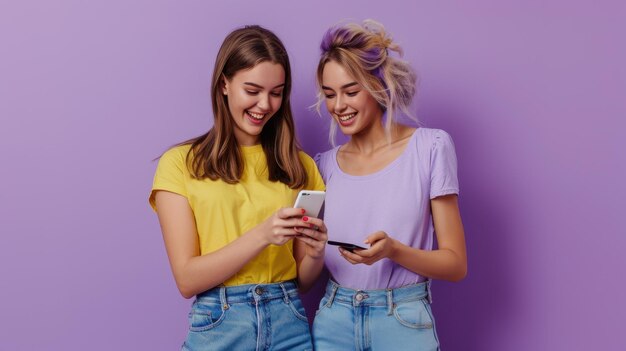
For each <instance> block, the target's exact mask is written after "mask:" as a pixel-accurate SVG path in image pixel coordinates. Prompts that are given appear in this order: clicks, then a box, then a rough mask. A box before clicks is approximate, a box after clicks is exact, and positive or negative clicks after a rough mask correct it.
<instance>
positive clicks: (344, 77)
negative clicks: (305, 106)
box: [322, 60, 383, 135]
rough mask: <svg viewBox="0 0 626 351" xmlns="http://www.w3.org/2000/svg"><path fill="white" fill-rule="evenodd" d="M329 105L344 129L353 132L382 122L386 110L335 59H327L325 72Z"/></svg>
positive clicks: (348, 132)
mask: <svg viewBox="0 0 626 351" xmlns="http://www.w3.org/2000/svg"><path fill="white" fill-rule="evenodd" d="M322 90H323V92H324V96H325V101H326V108H327V109H328V112H330V114H331V116H332V117H333V118H334V119H335V121H337V123H338V124H339V127H340V128H341V131H342V132H343V133H344V134H346V135H354V134H357V133H359V132H362V131H364V130H367V129H369V128H371V127H372V126H374V124H375V123H377V122H378V123H380V121H381V118H382V115H383V110H382V109H381V107H380V105H379V104H378V102H377V101H376V99H374V97H373V96H372V94H370V93H369V92H368V91H367V90H365V89H364V88H363V86H361V84H359V83H358V82H357V81H356V80H355V79H354V77H352V76H351V75H350V74H348V73H347V72H346V70H345V69H344V68H343V66H341V65H340V64H338V63H337V62H335V61H332V60H331V61H328V62H327V63H326V65H325V66H324V71H323V73H322Z"/></svg>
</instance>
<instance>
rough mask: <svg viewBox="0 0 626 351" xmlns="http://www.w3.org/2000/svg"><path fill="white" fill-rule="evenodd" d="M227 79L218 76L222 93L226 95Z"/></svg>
mask: <svg viewBox="0 0 626 351" xmlns="http://www.w3.org/2000/svg"><path fill="white" fill-rule="evenodd" d="M228 84H229V83H228V79H226V77H224V75H222V77H221V78H220V89H222V94H224V95H228Z"/></svg>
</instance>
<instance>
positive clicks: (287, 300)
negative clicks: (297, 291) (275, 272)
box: [278, 283, 289, 303]
mask: <svg viewBox="0 0 626 351" xmlns="http://www.w3.org/2000/svg"><path fill="white" fill-rule="evenodd" d="M278 285H280V288H281V289H283V301H285V303H289V293H288V292H287V288H285V285H284V284H283V283H279V284H278Z"/></svg>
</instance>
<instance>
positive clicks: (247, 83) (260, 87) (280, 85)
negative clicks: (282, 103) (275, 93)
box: [243, 82, 285, 90]
mask: <svg viewBox="0 0 626 351" xmlns="http://www.w3.org/2000/svg"><path fill="white" fill-rule="evenodd" d="M243 84H245V85H250V86H253V87H255V88H259V89H265V87H264V86H262V85H258V84H256V83H252V82H244V83H243ZM283 86H285V83H283V84H279V85H277V86H275V87H273V88H272V90H274V89H277V88H281V87H283Z"/></svg>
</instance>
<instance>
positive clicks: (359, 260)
mask: <svg viewBox="0 0 626 351" xmlns="http://www.w3.org/2000/svg"><path fill="white" fill-rule="evenodd" d="M339 251H340V252H341V254H342V255H343V257H345V258H348V259H350V260H352V261H354V262H356V263H362V262H363V260H364V258H363V257H361V256H360V255H359V254H357V253H355V252H350V251H348V250H346V249H344V248H342V247H340V248H339ZM361 251H362V250H361Z"/></svg>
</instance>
